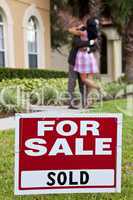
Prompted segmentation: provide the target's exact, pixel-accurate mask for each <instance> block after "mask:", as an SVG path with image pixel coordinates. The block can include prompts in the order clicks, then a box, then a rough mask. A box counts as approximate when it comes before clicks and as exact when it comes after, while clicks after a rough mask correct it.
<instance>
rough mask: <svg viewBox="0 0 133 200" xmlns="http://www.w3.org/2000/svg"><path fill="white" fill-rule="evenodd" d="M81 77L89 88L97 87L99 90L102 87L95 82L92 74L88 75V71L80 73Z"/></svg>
mask: <svg viewBox="0 0 133 200" xmlns="http://www.w3.org/2000/svg"><path fill="white" fill-rule="evenodd" d="M88 76H89V77H88ZM80 77H81V80H82V81H83V83H84V84H85V85H86V86H88V87H89V88H91V89H97V90H99V89H100V87H99V86H97V84H96V83H95V82H94V80H93V76H92V75H87V74H86V73H82V74H80Z"/></svg>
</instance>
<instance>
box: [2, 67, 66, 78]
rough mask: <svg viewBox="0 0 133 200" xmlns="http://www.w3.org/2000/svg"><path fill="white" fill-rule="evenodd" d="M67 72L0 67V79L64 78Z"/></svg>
mask: <svg viewBox="0 0 133 200" xmlns="http://www.w3.org/2000/svg"><path fill="white" fill-rule="evenodd" d="M66 77H68V73H67V72H64V71H56V70H48V69H11V68H0V81H1V80H3V79H13V78H19V79H22V78H44V79H51V78H66Z"/></svg>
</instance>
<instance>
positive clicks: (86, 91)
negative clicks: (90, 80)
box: [78, 73, 90, 108]
mask: <svg viewBox="0 0 133 200" xmlns="http://www.w3.org/2000/svg"><path fill="white" fill-rule="evenodd" d="M78 84H79V91H80V94H81V103H82V107H83V108H85V107H87V106H88V94H89V92H90V88H89V87H88V86H86V85H85V84H84V83H83V81H82V80H81V77H80V74H79V73H78Z"/></svg>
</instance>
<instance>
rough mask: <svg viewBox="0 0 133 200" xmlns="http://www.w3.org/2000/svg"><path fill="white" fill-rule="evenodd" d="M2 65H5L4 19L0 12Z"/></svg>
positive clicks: (0, 63)
mask: <svg viewBox="0 0 133 200" xmlns="http://www.w3.org/2000/svg"><path fill="white" fill-rule="evenodd" d="M0 67H5V44H4V21H3V16H2V15H1V14H0Z"/></svg>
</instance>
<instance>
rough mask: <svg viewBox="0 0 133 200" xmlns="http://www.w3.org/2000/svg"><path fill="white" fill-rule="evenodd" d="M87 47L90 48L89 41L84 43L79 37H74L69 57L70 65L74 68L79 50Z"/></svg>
mask: <svg viewBox="0 0 133 200" xmlns="http://www.w3.org/2000/svg"><path fill="white" fill-rule="evenodd" d="M87 46H88V41H82V40H81V39H80V37H79V36H74V38H73V41H72V49H71V51H70V54H69V57H68V63H69V64H70V65H72V66H74V65H75V60H76V55H77V52H78V49H79V48H82V47H87Z"/></svg>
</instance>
